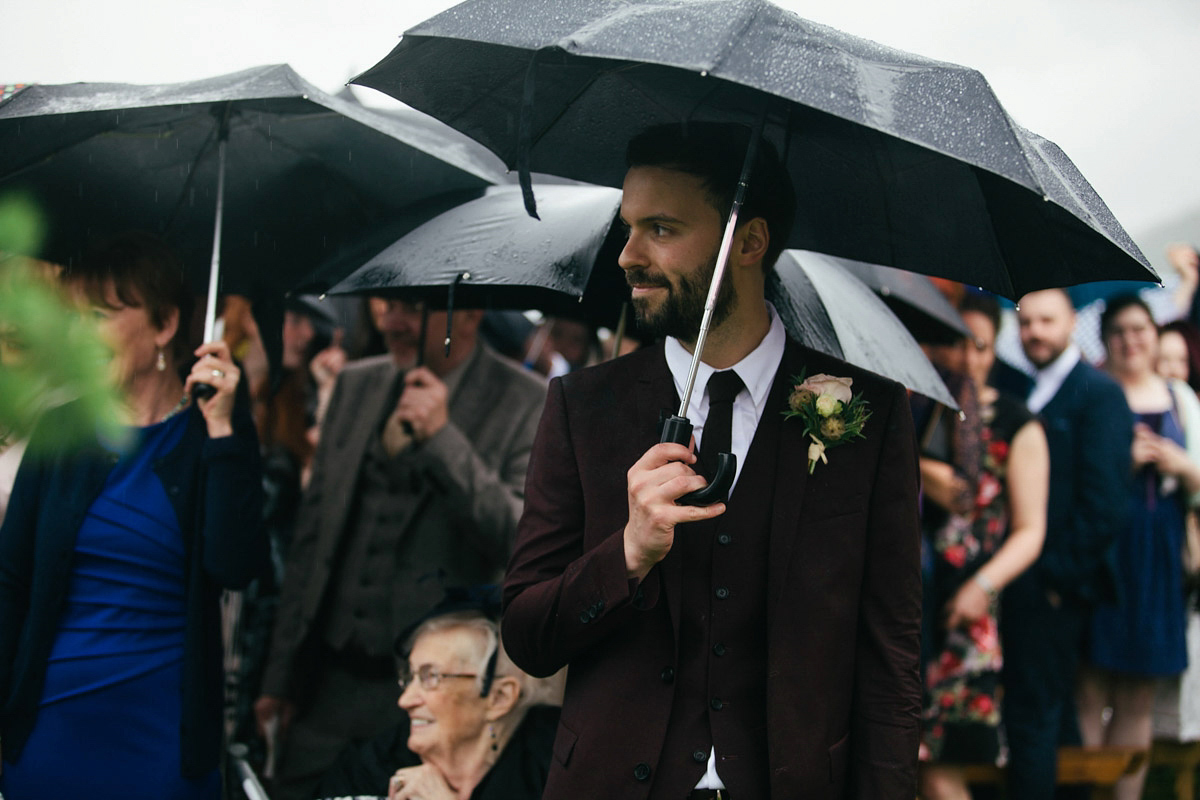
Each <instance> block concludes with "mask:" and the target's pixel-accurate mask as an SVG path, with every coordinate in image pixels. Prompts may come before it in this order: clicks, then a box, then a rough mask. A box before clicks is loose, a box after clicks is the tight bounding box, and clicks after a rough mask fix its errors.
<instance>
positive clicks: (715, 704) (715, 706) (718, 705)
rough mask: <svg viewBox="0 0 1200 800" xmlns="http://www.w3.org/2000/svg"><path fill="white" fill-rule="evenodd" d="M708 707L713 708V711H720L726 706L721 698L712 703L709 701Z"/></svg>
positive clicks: (714, 699) (715, 698) (713, 700)
mask: <svg viewBox="0 0 1200 800" xmlns="http://www.w3.org/2000/svg"><path fill="white" fill-rule="evenodd" d="M708 705H709V706H711V707H712V710H713V711H720V710H721V709H722V708H724V707H725V704H724V703H722V702H721V698H719V697H714V698H713V699H712V700H711V701H709V704H708Z"/></svg>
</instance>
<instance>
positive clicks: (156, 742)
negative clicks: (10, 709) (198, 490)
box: [0, 414, 221, 800]
mask: <svg viewBox="0 0 1200 800" xmlns="http://www.w3.org/2000/svg"><path fill="white" fill-rule="evenodd" d="M187 418H188V415H187V414H177V415H175V416H173V417H171V418H170V419H168V420H166V421H164V422H160V423H158V424H156V425H151V426H149V427H146V428H139V429H137V430H136V431H135V436H136V437H137V438H136V442H135V444H136V446H135V447H134V448H133V449H132V451H131V452H128V453H127V454H125V455H122V456H121V457H120V460H119V461H118V462H117V464H116V466H115V467H114V468H113V470H112V472H111V473H110V474H109V478H108V482H107V483H106V484H105V486H104V489H103V491H102V492H101V494H100V496H99V497H98V498H96V501H95V502H94V503H93V504H92V505H91V507H90V508H89V509H88V512H87V516H86V518H85V520H84V522H83V525H82V526H81V527H80V529H79V534H78V538H77V540H76V543H75V551H74V558H73V561H72V568H73V569H72V574H71V580H70V588H69V591H68V597H67V601H66V607H65V610H64V612H63V618H62V623H61V625H60V626H59V629H58V635H57V637H56V638H55V642H54V648H53V650H52V652H51V654H50V659H49V662H48V664H47V668H46V680H45V687H44V690H43V693H42V699H41V703H40V706H39V709H38V716H37V723H36V724H35V725H34V726H33V731H32V733H31V734H30V736H29V740H28V742H27V743H26V745H25V748H24V751H23V752H22V754H21V758H20V761H19V762H18V763H16V764H5V765H4V773H3V775H2V776H0V792H2V793H3V795H4V798H5V800H47V799H48V798H59V797H63V798H65V797H85V798H88V800H107V799H108V798H113V800H116V798H120V799H121V800H140V799H141V798H145V800H219V798H220V796H221V786H220V777H219V774H218V772H217V770H216V769H214V770H212V772H211V773H210V774H208V775H206V776H204V777H203V778H201V779H198V780H189V779H186V778H183V777H182V776H181V773H180V730H181V719H182V676H183V645H184V628H185V611H186V609H185V598H184V589H185V586H186V575H187V573H186V565H185V553H184V544H183V537H182V534H181V531H180V527H179V520H178V519H177V517H176V514H175V511H174V509H173V508H172V506H171V504H170V502H169V500H168V498H167V494H166V491H165V490H164V489H163V485H162V482H161V481H160V480H159V478H158V476H157V475H156V474H155V473H154V465H155V462H156V461H158V460H159V459H160V458H162V457H163V456H165V455H166V454H167V453H169V452H170V451H171V450H172V449H174V447H175V446H176V445H177V444H178V443H179V441H180V439H181V438H182V436H183V432H184V429H185V428H186V426H187Z"/></svg>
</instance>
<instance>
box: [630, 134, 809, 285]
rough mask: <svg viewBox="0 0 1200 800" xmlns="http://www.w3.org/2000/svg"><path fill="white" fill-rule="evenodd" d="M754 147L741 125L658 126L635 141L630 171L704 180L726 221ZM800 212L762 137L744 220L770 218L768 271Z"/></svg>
mask: <svg viewBox="0 0 1200 800" xmlns="http://www.w3.org/2000/svg"><path fill="white" fill-rule="evenodd" d="M749 143H750V130H749V129H748V128H745V127H742V126H740V125H731V124H726V123H716V122H689V123H687V124H686V125H658V126H655V127H653V128H648V129H647V130H645V131H642V132H641V133H639V134H638V135H637V136H635V137H634V138H633V139H632V140H630V142H629V147H628V148H627V149H626V151H625V163H626V166H627V167H660V168H662V169H670V170H674V171H676V172H683V173H686V174H688V175H694V176H696V177H697V178H700V179H701V181H703V183H704V188H705V193H706V197H707V199H708V202H709V204H710V205H712V207H713V208H715V209H716V210H717V212H718V213H719V214H720V215H721V217H722V218H723V219H727V218H728V217H729V209H730V208H732V207H733V196H734V193H735V192H736V191H737V184H738V180H739V179H740V178H741V176H742V166H743V164H745V161H746V148H747V147H748V146H749ZM795 213H796V196H795V193H794V191H793V190H792V181H791V179H790V178H789V176H788V174H787V171H786V170H785V169H784V167H783V165H782V164H781V163H780V161H779V156H778V155H777V154H776V152H775V147H774V146H773V145H772V144H771V143H770V142H769V141H767V140H766V139H763V140H762V141H760V142H759V146H758V155H757V157H756V158H755V160H754V167H753V169H752V170H751V172H750V181H749V184H748V185H747V187H746V198H745V201H744V202H743V203H742V211H741V214H740V216H739V222H746V221H747V220H751V219H754V218H755V217H762V218H763V219H764V220H766V222H767V231H768V233H769V235H770V242H769V243H768V246H767V252H766V254H765V255H764V256H763V271H764V272H769V271H770V270H771V269H772V268H774V266H775V261H776V260H777V259H778V258H779V254H780V253H782V252H783V249H784V247H785V246H786V244H787V239H788V236H789V235H790V234H791V231H792V220H793V218H794V216H795Z"/></svg>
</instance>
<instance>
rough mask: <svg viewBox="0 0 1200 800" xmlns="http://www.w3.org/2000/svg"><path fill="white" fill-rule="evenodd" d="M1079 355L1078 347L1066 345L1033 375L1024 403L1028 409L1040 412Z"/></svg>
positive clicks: (1077, 360)
mask: <svg viewBox="0 0 1200 800" xmlns="http://www.w3.org/2000/svg"><path fill="white" fill-rule="evenodd" d="M1080 356H1081V353H1080V352H1079V348H1078V347H1076V346H1075V345H1073V344H1072V345H1068V346H1067V349H1066V350H1063V351H1062V353H1060V354H1059V356H1058V358H1056V359H1054V360H1053V361H1051V362H1050V363H1049V364H1047V365H1046V366H1044V367H1042V368H1041V369H1039V370H1038V371H1037V373H1036V374H1035V375H1034V376H1033V391H1032V392H1030V393H1029V400H1028V401H1026V403H1025V405H1026V406H1028V407H1029V410H1030V411H1032V412H1033V413H1034V414H1040V413H1041V411H1042V409H1043V408H1045V407H1046V404H1047V403H1049V402H1050V401H1051V400H1053V399H1054V395H1056V394H1058V390H1059V389H1061V388H1062V385H1063V381H1065V380H1066V379H1067V376H1068V375H1070V374H1071V370H1073V369H1075V365H1076V364H1078V363H1079V359H1080Z"/></svg>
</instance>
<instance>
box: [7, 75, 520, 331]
mask: <svg viewBox="0 0 1200 800" xmlns="http://www.w3.org/2000/svg"><path fill="white" fill-rule="evenodd" d="M444 131H445V127H444V126H443V125H442V124H441V123H438V122H436V121H435V120H429V119H426V120H409V121H402V120H398V119H394V118H389V117H387V116H384V115H381V114H378V113H375V112H372V111H370V110H368V109H366V108H363V107H362V106H361V105H359V104H357V103H352V102H347V101H345V100H342V99H339V98H336V97H333V96H330V95H328V94H326V93H324V92H322V91H320V90H319V89H317V88H316V87H314V86H312V85H311V84H309V83H308V82H306V81H305V80H303V79H302V78H300V76H298V75H297V74H296V73H295V72H293V71H292V69H291V68H290V67H287V66H269V67H258V68H255V69H248V70H245V71H242V72H238V73H234V74H231V75H224V76H221V77H216V78H209V79H205V80H199V81H191V82H187V83H178V84H169V85H161V86H134V85H126V84H88V83H78V84H66V85H61V86H33V87H30V88H28V89H26V90H24V91H21V92H19V93H17V94H16V95H14V96H12V97H11V98H9V99H7V100H5V101H4V102H3V103H0V142H2V143H3V146H2V147H0V195H4V194H8V193H18V192H20V193H26V194H28V195H30V196H31V197H32V199H33V201H34V202H35V203H36V204H37V205H38V206H39V207H40V208H41V209H42V211H43V212H44V214H45V217H46V221H47V224H48V230H47V236H46V239H45V241H44V246H43V249H42V252H41V253H40V255H41V256H42V257H43V258H46V259H49V260H52V261H57V262H60V263H64V264H69V263H70V262H71V261H73V260H74V259H76V258H78V257H79V256H80V254H81V253H82V252H83V251H84V250H85V249H86V247H87V246H88V244H89V243H90V242H91V241H92V240H94V239H96V238H99V237H103V236H106V235H108V234H112V233H115V232H118V231H121V230H126V229H131V228H132V229H140V230H148V231H151V232H153V233H157V234H159V235H161V236H162V237H163V238H164V239H166V241H167V242H168V243H169V244H170V245H172V246H173V247H174V248H175V250H176V251H177V252H178V253H179V254H180V256H181V257H182V258H183V259H184V263H185V264H187V265H188V267H189V273H190V274H191V275H192V276H193V286H194V288H197V289H199V288H200V287H201V285H202V284H203V283H204V282H205V281H206V280H207V278H208V277H209V275H210V270H209V267H210V265H211V268H212V269H211V274H212V275H215V274H216V272H217V266H218V263H221V265H222V266H223V270H222V272H221V274H222V288H223V289H224V290H225V291H229V292H238V293H242V294H247V295H250V296H251V297H255V298H259V297H270V296H274V295H280V296H281V295H282V291H283V290H285V289H287V288H289V287H290V286H292V285H293V284H295V283H297V282H298V281H299V280H300V279H301V278H302V277H304V276H306V275H308V274H309V273H310V271H311V270H312V269H313V267H314V266H316V265H317V264H320V263H325V264H327V265H328V264H334V265H335V266H336V265H337V264H339V263H340V264H342V265H343V268H344V269H345V271H348V270H349V269H351V268H353V267H354V266H357V265H358V264H361V263H362V260H363V259H365V258H366V257H368V256H369V255H370V254H371V252H374V251H373V250H369V249H368V248H369V247H370V246H371V242H373V241H379V240H382V241H390V240H391V239H394V238H395V237H396V236H399V235H400V234H402V233H404V232H405V231H407V230H410V229H411V228H412V227H414V226H415V225H417V224H419V223H420V222H422V221H424V220H425V219H427V218H428V217H430V216H432V215H434V214H436V213H437V212H438V211H441V210H444V209H445V208H447V207H449V206H450V205H451V204H453V203H455V202H460V201H461V200H462V199H465V198H469V197H471V196H476V195H477V194H478V193H480V192H482V190H483V189H484V188H485V187H487V186H488V185H491V184H493V183H496V182H498V181H500V180H503V174H502V173H501V172H499V171H498V170H496V169H495V168H494V167H493V166H491V165H489V164H487V163H485V161H484V159H482V158H480V156H479V154H478V153H476V152H472V148H469V147H466V146H464V145H463V144H461V143H459V142H448V141H446V140H445V138H444V136H443V133H444ZM364 242H365V243H366V244H364ZM365 249H366V252H364V250H365ZM343 274H344V273H343ZM215 291H216V286H215V280H214V282H212V283H211V284H210V303H209V315H210V318H211V314H212V313H213V309H212V306H213V302H212V299H213V298H214V297H215ZM276 327H278V326H276ZM272 332H273V331H269V329H268V328H265V327H264V328H263V333H264V336H268V335H270V333H272ZM205 337H206V339H207V338H210V337H211V325H206V331H205Z"/></svg>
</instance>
